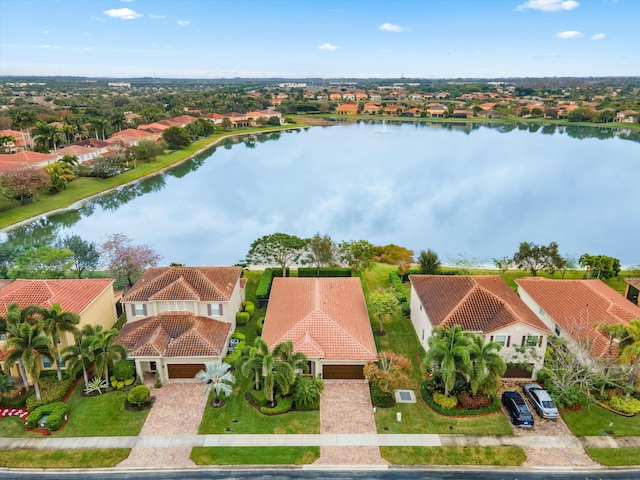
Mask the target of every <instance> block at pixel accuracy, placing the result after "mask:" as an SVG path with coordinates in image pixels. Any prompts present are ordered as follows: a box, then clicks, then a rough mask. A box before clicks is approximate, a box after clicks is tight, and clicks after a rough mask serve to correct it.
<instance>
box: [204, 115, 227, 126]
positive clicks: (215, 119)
mask: <svg viewBox="0 0 640 480" xmlns="http://www.w3.org/2000/svg"><path fill="white" fill-rule="evenodd" d="M202 118H204V119H205V120H209V121H210V122H213V124H214V125H220V124H222V120H224V119H225V118H229V117H227V116H226V115H221V114H220V113H205V114H203V115H202Z"/></svg>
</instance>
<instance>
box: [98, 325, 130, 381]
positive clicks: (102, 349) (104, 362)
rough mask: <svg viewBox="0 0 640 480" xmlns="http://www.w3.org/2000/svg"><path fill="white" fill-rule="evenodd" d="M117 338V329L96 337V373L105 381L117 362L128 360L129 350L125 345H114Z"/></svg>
mask: <svg viewBox="0 0 640 480" xmlns="http://www.w3.org/2000/svg"><path fill="white" fill-rule="evenodd" d="M117 336H118V329H117V328H112V329H110V330H107V331H100V332H99V333H97V334H96V335H95V336H94V339H95V340H94V347H95V349H94V351H93V355H94V365H95V371H96V373H97V374H98V376H100V377H102V378H104V379H108V378H109V367H111V366H113V364H114V362H115V361H116V360H120V359H121V358H127V353H128V352H127V349H126V348H125V347H124V346H123V345H120V344H117V343H113V342H114V341H115V339H116V337H117Z"/></svg>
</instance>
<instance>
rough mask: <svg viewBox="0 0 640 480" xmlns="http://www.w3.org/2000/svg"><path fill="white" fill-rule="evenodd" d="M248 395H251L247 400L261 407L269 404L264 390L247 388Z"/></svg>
mask: <svg viewBox="0 0 640 480" xmlns="http://www.w3.org/2000/svg"><path fill="white" fill-rule="evenodd" d="M225 361H226V359H225ZM247 396H248V397H249V398H248V399H247V400H249V401H250V402H251V403H253V404H255V405H258V406H259V407H264V406H265V405H266V404H267V399H266V398H265V396H264V391H263V390H254V389H253V388H250V389H249V390H247Z"/></svg>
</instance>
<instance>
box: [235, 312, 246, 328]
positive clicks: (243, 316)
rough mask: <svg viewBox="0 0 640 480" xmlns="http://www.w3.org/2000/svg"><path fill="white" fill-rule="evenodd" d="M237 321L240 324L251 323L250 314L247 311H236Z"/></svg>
mask: <svg viewBox="0 0 640 480" xmlns="http://www.w3.org/2000/svg"><path fill="white" fill-rule="evenodd" d="M236 323H237V324H238V325H246V324H247V323H249V314H248V313H247V312H238V313H236Z"/></svg>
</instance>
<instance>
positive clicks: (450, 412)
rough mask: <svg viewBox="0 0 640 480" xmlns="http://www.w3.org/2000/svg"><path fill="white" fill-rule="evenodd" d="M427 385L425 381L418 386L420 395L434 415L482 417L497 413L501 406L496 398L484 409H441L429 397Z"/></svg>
mask: <svg viewBox="0 0 640 480" xmlns="http://www.w3.org/2000/svg"><path fill="white" fill-rule="evenodd" d="M429 385H431V382H430V381H429V380H425V381H424V382H422V383H421V384H420V394H421V395H422V399H423V400H424V401H425V402H426V403H427V405H429V406H430V407H431V408H432V409H433V410H434V411H435V412H436V413H439V414H440V415H444V416H447V417H461V416H473V415H482V414H485V413H493V412H497V411H499V410H500V409H501V408H502V406H501V405H500V400H499V399H498V398H497V397H494V399H493V400H492V401H491V403H490V404H488V405H485V406H484V407H480V408H474V409H473V410H468V409H466V408H450V409H447V408H442V407H441V406H440V405H438V404H437V403H436V402H435V401H434V400H433V397H432V396H431V392H430V391H429V388H428V387H429Z"/></svg>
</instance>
